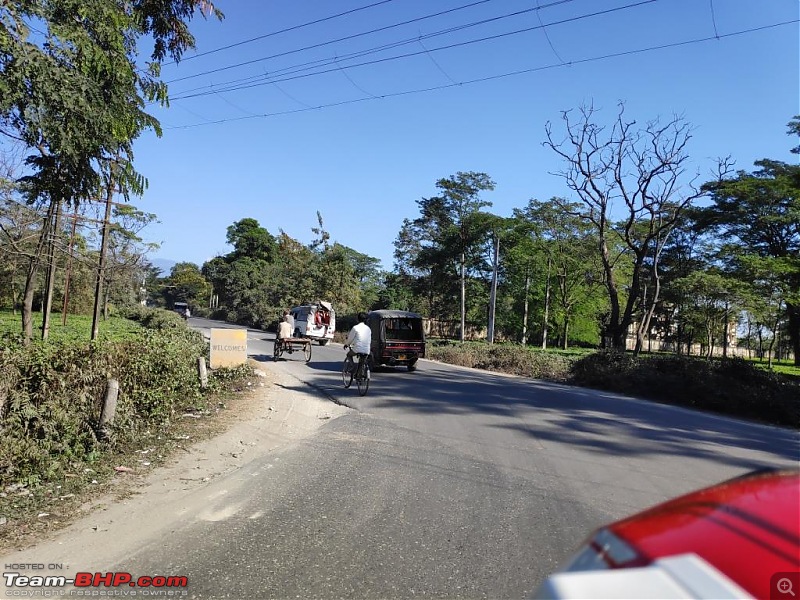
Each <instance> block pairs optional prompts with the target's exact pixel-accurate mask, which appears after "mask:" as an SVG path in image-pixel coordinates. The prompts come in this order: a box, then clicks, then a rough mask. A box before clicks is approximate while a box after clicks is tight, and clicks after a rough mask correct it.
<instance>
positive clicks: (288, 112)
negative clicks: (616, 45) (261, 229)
mask: <svg viewBox="0 0 800 600" xmlns="http://www.w3.org/2000/svg"><path fill="white" fill-rule="evenodd" d="M797 23H800V19H792V20H790V21H782V22H780V23H773V24H771V25H764V26H761V27H753V28H750V29H743V30H740V31H734V32H731V33H725V34H721V35H719V36H716V35H715V36H711V37H704V38H696V39H693V40H684V41H682V42H672V43H670V44H661V45H658V46H649V47H646V48H638V49H634V50H625V51H623V52H615V53H612V54H605V55H602V56H594V57H589V58H583V59H578V60H573V61H569V62H566V63H557V64H551V65H545V66H541V67H533V68H530V69H521V70H518V71H511V72H508V73H501V74H499V75H490V76H487V77H480V78H477V79H470V80H465V81H461V82H458V83H450V84H447V85H439V86H433V87H428V88H419V89H415V90H405V91H402V92H394V93H390V94H382V95H379V96H375V97H368V98H355V99H353V100H343V101H341V102H332V103H330V104H321V105H318V106H314V107H310V108H302V109H294V110H286V111H278V112H273V113H264V114H261V115H257V116H255V117H237V118H231V119H219V120H216V121H209V122H207V123H195V124H192V125H175V126H168V127H165V128H164V129H192V128H195V127H203V126H205V125H220V124H223V123H233V122H236V121H243V120H249V119H254V118H258V119H265V118H269V117H278V116H283V115H291V114H296V113H302V112H309V111H312V110H322V109H325V108H334V107H338V106H345V105H348V104H358V103H360V102H366V101H369V100H382V99H384V98H396V97H400V96H409V95H413V94H422V93H427V92H434V91H439V90H445V89H449V88H453V87H460V86H465V85H473V84H476V83H485V82H487V81H495V80H498V79H504V78H506V77H514V76H517V75H524V74H528V73H535V72H538V71H546V70H550V69H557V68H560V67H570V66H573V65H580V64H588V63H592V62H599V61H602V60H609V59H613V58H620V57H623V56H632V55H635V54H644V53H647V52H654V51H657V50H666V49H669V48H677V47H680V46H688V45H692V44H699V43H703V42H709V41H715V40H719V39H723V38H728V37H735V36H740V35H746V34H749V33H755V32H758V31H765V30H768V29H774V28H776V27H783V26H785V25H794V24H797Z"/></svg>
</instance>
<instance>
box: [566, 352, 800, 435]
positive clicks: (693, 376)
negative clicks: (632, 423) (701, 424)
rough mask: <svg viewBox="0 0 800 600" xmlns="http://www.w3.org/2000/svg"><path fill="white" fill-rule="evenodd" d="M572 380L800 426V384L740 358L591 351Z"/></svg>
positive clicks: (644, 396)
mask: <svg viewBox="0 0 800 600" xmlns="http://www.w3.org/2000/svg"><path fill="white" fill-rule="evenodd" d="M571 383H574V384H576V385H582V386H586V387H593V388H598V389H603V390H610V391H615V392H620V393H624V394H630V395H633V396H638V397H640V398H648V399H651V400H656V401H659V402H665V403H669V404H677V405H682V406H688V407H691V408H698V409H703V410H708V411H712V412H718V413H723V414H728V415H732V416H737V417H741V418H745V419H751V420H756V421H763V422H766V423H772V424H777V425H784V426H787V427H793V428H800V384H798V383H797V382H795V381H792V380H791V379H789V378H787V377H783V376H781V375H778V374H775V373H769V372H767V371H764V370H763V369H760V368H758V367H757V366H755V365H753V364H751V363H749V362H747V361H745V360H743V359H740V358H727V359H710V360H709V359H704V358H697V357H687V356H678V355H675V354H655V355H641V356H639V357H634V356H633V355H632V354H623V353H620V352H596V353H594V354H591V355H589V356H587V357H585V358H583V359H581V360H580V361H578V362H577V363H576V364H575V365H574V367H573V370H572V380H571Z"/></svg>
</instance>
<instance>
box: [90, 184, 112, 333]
mask: <svg viewBox="0 0 800 600" xmlns="http://www.w3.org/2000/svg"><path fill="white" fill-rule="evenodd" d="M113 196H114V181H113V178H112V180H111V181H110V182H109V184H108V186H107V187H106V213H105V217H104V219H103V234H102V239H101V242H100V260H99V262H98V265H97V280H96V284H95V290H94V312H93V313H92V336H91V339H92V340H96V339H97V335H98V333H99V331H100V308H101V304H102V299H103V280H104V279H105V273H106V252H107V251H108V237H109V229H110V228H111V227H110V226H111V199H112V198H113Z"/></svg>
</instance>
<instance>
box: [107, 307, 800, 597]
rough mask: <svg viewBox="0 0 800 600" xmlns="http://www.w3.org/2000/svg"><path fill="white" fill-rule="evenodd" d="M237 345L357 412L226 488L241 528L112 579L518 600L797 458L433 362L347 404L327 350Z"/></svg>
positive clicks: (181, 531)
mask: <svg viewBox="0 0 800 600" xmlns="http://www.w3.org/2000/svg"><path fill="white" fill-rule="evenodd" d="M190 324H191V325H192V326H194V327H198V328H203V327H208V326H212V325H213V326H224V325H222V324H219V323H211V322H205V321H203V320H201V319H191V323H190ZM248 337H249V341H248V345H249V354H250V355H251V356H252V357H254V358H256V359H257V360H261V361H263V362H264V368H265V369H280V370H283V371H285V372H286V373H289V374H291V375H292V377H293V378H294V379H295V380H296V382H297V386H298V387H306V386H311V387H312V388H313V389H314V390H316V391H318V393H319V394H323V395H325V396H327V397H328V398H330V400H331V401H335V402H338V403H340V404H344V405H347V406H349V407H351V408H353V409H354V410H353V411H352V413H350V414H348V415H345V416H343V417H340V418H338V419H335V420H332V421H331V422H330V423H328V424H327V425H325V426H324V427H323V428H322V429H321V430H320V431H319V433H318V434H316V435H315V436H314V437H312V438H309V439H307V440H304V441H303V442H302V443H300V444H298V445H297V446H295V447H293V448H292V449H291V450H290V451H287V452H285V453H284V454H282V455H281V456H280V460H274V459H273V458H270V459H265V460H264V461H256V462H253V463H250V464H249V465H247V466H246V467H244V468H243V470H242V472H239V473H237V477H238V479H239V481H240V482H241V483H240V484H239V485H238V486H237V490H238V491H237V495H238V496H237V502H238V508H239V510H238V511H237V514H236V515H233V516H232V517H230V518H228V519H225V520H221V521H219V522H192V523H190V524H187V525H186V526H185V527H182V528H178V529H176V530H175V531H173V532H172V533H171V534H170V535H169V536H168V537H166V538H162V539H159V540H155V541H153V543H151V544H149V545H147V546H146V547H143V548H142V549H141V550H140V552H138V553H137V554H135V555H132V556H130V557H128V558H127V559H126V561H125V564H124V565H120V566H119V569H120V570H124V571H131V572H138V573H164V574H174V573H186V574H189V576H190V580H191V585H190V589H189V597H192V598H370V599H371V598H410V597H438V598H523V597H525V596H526V595H527V594H528V593H529V592H530V591H531V590H532V589H533V588H534V587H535V586H536V585H537V584H538V583H539V582H540V581H541V580H542V579H543V578H544V577H545V576H546V575H547V574H549V573H550V572H552V571H553V570H554V569H555V568H556V567H557V566H558V564H559V563H560V562H561V561H562V560H563V559H564V558H565V557H567V556H568V555H569V554H570V553H571V552H572V551H573V550H574V549H575V547H576V545H577V544H578V543H579V542H580V541H581V540H582V539H583V538H584V537H585V536H586V534H587V533H588V532H589V531H590V530H591V529H593V528H594V527H597V526H599V525H601V524H603V523H605V522H607V521H610V520H615V519H618V518H620V517H623V516H625V515H628V514H630V513H632V512H635V511H638V510H640V509H642V508H644V507H646V506H649V505H651V504H654V503H656V502H660V501H662V500H665V499H667V498H669V497H672V496H675V495H678V494H681V493H683V492H686V491H689V490H692V489H695V488H698V487H704V486H706V485H710V484H713V483H717V482H719V481H721V480H724V479H727V478H729V477H733V476H736V475H739V474H742V473H744V472H746V471H748V470H751V469H754V468H759V467H764V466H780V465H792V466H795V465H796V464H797V460H798V457H799V456H800V445H799V444H798V435H797V433H796V432H791V431H787V430H782V429H776V428H771V427H765V426H760V425H754V424H750V423H746V422H742V421H737V420H734V419H728V418H721V417H716V416H712V415H708V414H704V413H699V412H694V411H689V410H685V409H680V408H674V407H669V406H664V405H658V404H653V403H649V402H645V401H638V400H634V399H629V398H624V397H621V396H618V395H615V394H610V393H603V392H597V391H592V390H586V389H580V388H571V387H567V386H562V385H556V384H550V383H544V382H540V381H535V380H529V379H522V378H518V377H508V376H502V375H497V374H492V373H486V372H480V371H474V370H468V369H462V368H458V367H452V366H448V365H444V364H439V363H435V362H431V361H420V363H419V369H418V370H417V371H416V372H414V373H409V372H408V371H407V370H406V369H405V368H398V369H384V370H379V371H377V372H375V373H374V374H373V378H372V384H371V387H370V390H369V393H368V395H367V396H365V397H359V396H358V392H357V391H356V389H355V386H353V387H352V388H350V389H348V390H346V389H344V388H343V386H342V382H341V375H340V369H341V361H342V359H343V357H344V351H343V349H342V347H341V346H340V345H338V344H331V345H329V346H326V347H320V346H316V345H315V346H313V354H312V358H311V362H309V363H308V364H306V363H305V361H304V358H303V354H302V352H295V353H294V354H286V355H284V358H283V359H281V360H280V361H277V362H273V361H272V359H271V355H272V343H273V336H272V335H271V334H268V333H264V332H257V331H252V330H251V331H250V333H249V336H248Z"/></svg>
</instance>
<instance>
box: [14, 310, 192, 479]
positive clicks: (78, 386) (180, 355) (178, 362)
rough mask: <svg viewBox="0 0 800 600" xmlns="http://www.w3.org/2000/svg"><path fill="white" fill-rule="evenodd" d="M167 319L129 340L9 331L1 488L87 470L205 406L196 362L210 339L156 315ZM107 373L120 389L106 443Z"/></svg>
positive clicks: (160, 320) (152, 322) (179, 320)
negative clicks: (26, 338)
mask: <svg viewBox="0 0 800 600" xmlns="http://www.w3.org/2000/svg"><path fill="white" fill-rule="evenodd" d="M162 312H166V311H162ZM175 316H176V318H177V319H178V323H179V324H180V325H182V323H181V319H180V317H179V316H178V315H175ZM165 323H166V324H167V325H166V326H164V327H162V328H160V329H153V330H142V331H141V332H140V333H138V334H134V335H131V336H129V337H128V338H127V339H125V340H114V341H101V342H94V343H87V342H75V341H61V342H58V341H54V342H49V343H45V344H43V343H34V344H31V345H29V346H23V345H22V344H21V343H20V342H18V341H15V340H14V339H13V338H11V337H9V338H7V339H6V343H5V345H4V347H3V349H2V351H0V490H2V489H3V488H4V487H5V486H8V485H10V484H18V483H24V484H26V485H36V484H39V483H42V482H45V481H51V480H59V479H61V478H63V477H64V476H65V474H66V473H68V472H69V473H73V475H74V472H75V471H76V470H77V471H78V472H80V471H81V469H80V468H78V467H77V466H76V465H83V464H87V463H89V464H90V463H92V462H93V461H94V460H95V459H96V458H97V456H98V455H99V454H100V453H102V452H105V451H108V450H111V449H113V448H114V447H115V446H116V445H124V444H126V443H128V442H130V441H133V440H136V439H137V436H139V435H140V434H141V432H143V431H146V430H148V429H150V428H158V427H164V426H166V425H167V424H168V423H169V422H170V420H171V419H173V418H174V416H175V414H176V413H177V412H179V411H182V410H187V409H196V408H197V407H199V406H202V404H203V401H204V396H203V394H202V393H201V390H200V388H199V382H198V377H197V373H196V368H197V358H198V357H199V356H204V355H205V354H206V352H207V348H206V344H205V342H204V340H203V338H202V336H201V335H200V334H199V333H197V332H194V331H191V330H189V329H187V328H186V327H182V326H181V327H173V326H171V325H169V324H168V320H162V319H160V318H158V317H156V318H155V319H153V320H151V324H153V325H157V326H162V325H164V324H165ZM109 378H115V379H117V380H118V381H119V388H120V391H119V399H118V402H117V410H116V415H115V419H114V422H113V426H112V427H111V434H112V435H111V440H110V441H109V442H105V443H101V442H99V441H98V439H97V436H96V433H95V432H96V429H97V426H98V421H99V417H100V410H101V407H102V403H103V399H104V396H105V391H106V386H107V381H108V379H109Z"/></svg>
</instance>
